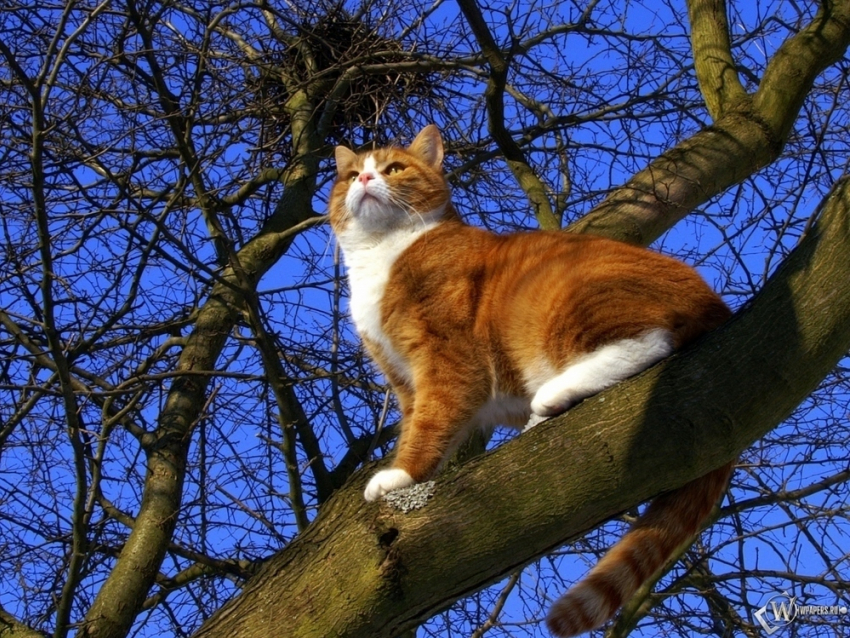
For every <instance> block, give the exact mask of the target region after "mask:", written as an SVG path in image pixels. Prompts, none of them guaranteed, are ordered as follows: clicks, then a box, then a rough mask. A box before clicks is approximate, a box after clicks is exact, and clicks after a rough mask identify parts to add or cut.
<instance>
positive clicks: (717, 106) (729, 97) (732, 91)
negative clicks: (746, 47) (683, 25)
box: [688, 0, 749, 121]
mask: <svg viewBox="0 0 850 638" xmlns="http://www.w3.org/2000/svg"><path fill="white" fill-rule="evenodd" d="M688 17H689V18H690V21H691V48H692V49H693V52H694V68H695V70H696V74H697V81H699V87H700V91H702V97H703V99H704V100H705V104H706V106H707V107H708V112H709V113H710V114H711V117H712V118H714V120H715V121H716V120H718V119H720V118H721V117H722V116H723V115H724V114H725V113H727V112H728V111H730V110H734V109H735V108H736V107H737V106H739V105H740V104H741V103H743V102H744V101H746V100H748V99H749V96H748V95H747V92H746V91H745V90H744V87H743V86H742V85H741V81H740V79H739V78H738V72H737V71H736V70H735V60H734V59H733V58H732V50H731V49H732V47H731V43H730V41H729V23H728V21H727V19H726V0H689V2H688Z"/></svg>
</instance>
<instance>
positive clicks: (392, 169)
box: [384, 162, 404, 175]
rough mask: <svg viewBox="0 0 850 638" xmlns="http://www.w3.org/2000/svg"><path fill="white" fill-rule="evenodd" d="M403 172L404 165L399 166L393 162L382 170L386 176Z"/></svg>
mask: <svg viewBox="0 0 850 638" xmlns="http://www.w3.org/2000/svg"><path fill="white" fill-rule="evenodd" d="M403 170H404V165H403V164H399V163H398V162H395V163H393V164H390V165H389V166H387V167H386V168H385V169H384V173H386V174H387V175H397V174H398V173H401V172H402V171H403Z"/></svg>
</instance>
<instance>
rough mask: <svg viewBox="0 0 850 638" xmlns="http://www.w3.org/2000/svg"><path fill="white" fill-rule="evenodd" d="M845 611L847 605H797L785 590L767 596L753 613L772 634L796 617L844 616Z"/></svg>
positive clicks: (793, 597)
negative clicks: (761, 605) (762, 604)
mask: <svg viewBox="0 0 850 638" xmlns="http://www.w3.org/2000/svg"><path fill="white" fill-rule="evenodd" d="M847 611H848V610H847V607H845V606H843V605H798V604H797V597H796V596H791V595H790V594H789V593H788V592H787V591H785V592H782V593H781V594H776V595H774V596H771V597H770V598H768V600H767V602H766V603H765V604H764V606H763V607H761V608H760V609H759V610H758V611H756V612H755V614H753V615H754V616H755V618H756V620H757V621H758V623H759V624H760V625H761V626H762V629H764V631H765V633H766V634H767V635H768V636H772V635H773V634H775V633H776V632H777V631H779V630H780V629H784V628H785V627H787V626H788V625H790V624H791V623H792V622H794V620H795V619H796V618H798V617H805V616H838V615H841V616H844V615H847Z"/></svg>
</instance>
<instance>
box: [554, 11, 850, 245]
mask: <svg viewBox="0 0 850 638" xmlns="http://www.w3.org/2000/svg"><path fill="white" fill-rule="evenodd" d="M824 6H828V7H829V8H828V9H824V8H823V7H824ZM848 44H850V0H841V2H830V3H824V4H823V5H822V7H821V10H820V11H819V12H818V13H817V15H816V16H815V17H814V19H813V20H812V22H811V23H810V24H809V25H807V26H806V27H805V28H803V29H802V30H801V31H800V32H799V33H797V34H796V35H794V36H792V37H791V38H789V39H788V40H786V41H785V43H783V45H782V46H781V47H780V48H779V50H778V51H777V52H776V54H775V55H774V57H773V58H772V59H771V61H770V64H768V67H767V70H766V71H765V75H764V78H763V79H762V82H761V85H760V86H759V89H758V92H757V93H756V94H755V96H753V98H752V99H750V100H747V101H745V102H743V103H741V104H739V105H738V107H737V108H735V109H732V110H728V111H726V113H725V114H724V115H723V116H722V117H721V118H720V119H719V120H717V121H716V122H715V124H714V125H713V126H710V127H708V128H706V129H704V130H702V131H700V132H699V133H697V134H695V135H693V136H692V137H690V138H688V139H686V140H684V141H683V142H681V143H680V144H678V145H676V146H675V147H674V148H672V149H670V150H668V151H667V152H665V153H664V154H662V155H661V156H660V157H659V158H658V159H656V160H654V161H653V162H652V163H651V164H650V165H649V166H648V167H647V168H645V169H644V170H642V171H640V172H639V173H637V174H636V175H635V176H634V177H632V178H631V179H630V180H629V181H628V182H627V183H626V184H625V185H623V186H621V187H620V188H618V189H616V190H615V191H613V192H612V193H611V194H610V195H609V196H608V197H607V198H606V199H605V201H603V202H602V203H601V204H600V205H599V206H597V207H596V208H595V209H594V210H592V211H591V212H590V213H588V214H587V215H586V216H584V217H583V218H582V219H581V220H579V221H578V222H576V223H575V224H573V225H572V226H570V230H572V231H575V232H589V233H594V234H596V235H604V236H607V237H614V238H615V239H620V240H623V241H627V242H630V243H634V244H640V245H648V244H650V243H652V242H653V241H654V240H655V239H657V238H658V237H659V236H660V235H661V234H662V233H664V232H665V231H666V230H668V229H669V228H671V227H672V226H673V225H674V224H675V223H676V222H678V221H679V220H680V219H682V218H683V217H684V216H685V215H687V214H688V213H689V212H690V211H691V210H693V209H694V207H696V206H698V205H699V204H701V203H703V202H706V201H707V200H709V199H710V198H711V197H713V196H715V195H717V194H718V193H721V192H722V191H724V190H726V189H727V188H729V187H730V186H732V185H733V184H736V183H738V182H740V181H741V180H743V179H744V178H746V177H748V176H750V175H752V174H753V173H754V172H755V171H756V170H758V169H759V168H762V167H763V166H766V165H768V164H769V163H771V162H772V161H774V160H775V159H776V158H778V157H779V154H780V153H781V152H782V148H783V147H784V145H785V142H786V141H787V139H788V134H789V132H790V131H791V128H792V126H793V124H794V121H795V120H796V119H797V115H798V114H799V112H800V108H801V106H802V104H803V100H804V99H805V96H806V95H807V94H808V92H809V91H810V90H811V88H812V85H813V83H814V81H815V78H816V77H817V76H818V75H819V74H820V73H821V72H822V71H823V70H824V69H826V68H827V67H828V66H830V65H831V64H833V63H834V62H835V61H836V60H838V59H840V58H841V56H843V55H844V52H845V50H846V49H847V46H848ZM714 83H716V78H715V80H712V81H711V82H710V84H714Z"/></svg>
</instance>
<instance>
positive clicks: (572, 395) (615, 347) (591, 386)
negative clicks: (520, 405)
mask: <svg viewBox="0 0 850 638" xmlns="http://www.w3.org/2000/svg"><path fill="white" fill-rule="evenodd" d="M672 351H673V335H672V334H671V333H670V332H669V331H667V330H664V329H662V328H655V329H652V330H650V331H648V332H645V333H644V334H642V335H640V336H638V337H635V338H633V339H622V340H620V341H615V342H613V343H609V344H607V345H604V346H602V347H601V348H598V349H596V350H594V351H593V352H589V353H587V354H585V355H582V356H581V357H579V358H578V359H576V360H574V361H571V362H570V364H569V365H568V366H567V367H566V368H565V369H564V370H563V371H561V372H560V373H559V374H558V375H557V376H555V377H553V378H551V379H549V380H548V381H546V382H545V383H544V384H543V385H541V386H540V388H538V390H537V392H536V393H535V394H534V398H532V400H531V411H532V413H533V414H536V415H538V416H541V417H551V416H555V415H556V414H561V413H562V412H565V411H566V410H568V409H569V408H570V406H572V405H574V404H576V403H578V402H579V401H581V400H582V399H585V398H587V397H589V396H592V395H594V394H596V393H597V392H601V391H602V390H605V389H606V388H610V387H611V386H613V385H615V384H617V383H619V382H620V381H622V380H624V379H627V378H628V377H631V376H632V375H635V374H637V373H638V372H641V371H642V370H645V369H646V368H648V367H650V366H651V365H653V364H655V363H657V362H658V361H661V359H663V358H665V357H666V356H668V355H669V354H670V353H671V352H672Z"/></svg>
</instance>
